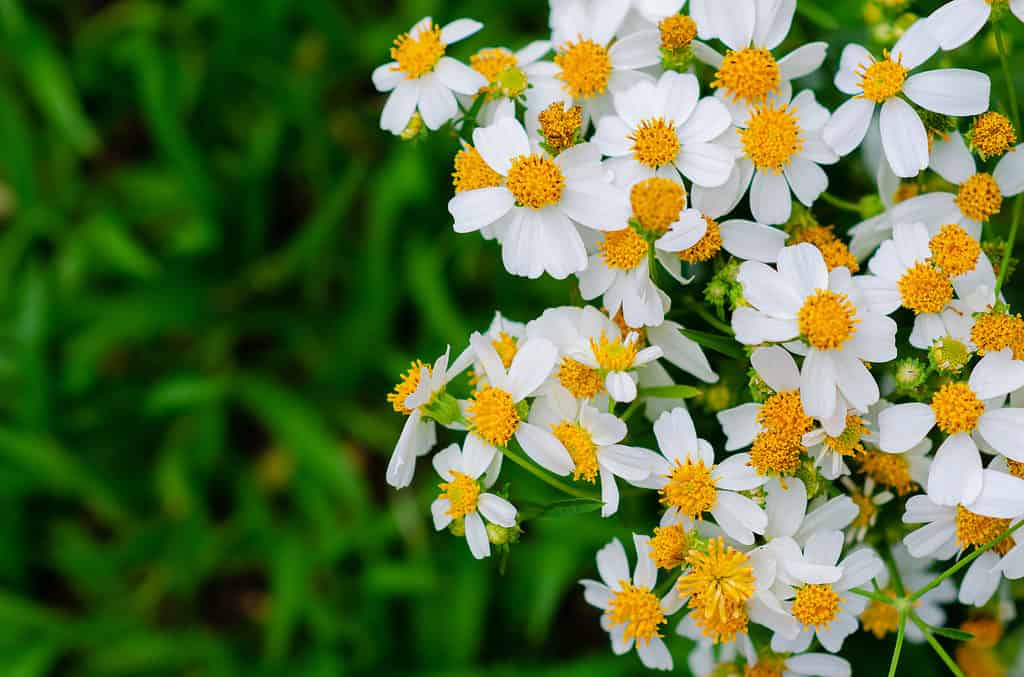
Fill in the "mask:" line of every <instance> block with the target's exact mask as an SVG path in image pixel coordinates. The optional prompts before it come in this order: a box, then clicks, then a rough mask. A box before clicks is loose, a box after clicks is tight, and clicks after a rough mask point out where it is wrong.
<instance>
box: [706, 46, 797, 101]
mask: <svg viewBox="0 0 1024 677" xmlns="http://www.w3.org/2000/svg"><path fill="white" fill-rule="evenodd" d="M781 82H782V78H781V76H780V75H779V64H778V62H776V61H775V57H773V56H772V53H771V52H769V51H768V50H767V49H760V48H756V47H747V48H746V49H741V50H739V51H737V52H734V51H732V50H729V51H728V52H726V53H725V58H724V59H723V60H722V65H721V66H720V67H719V69H718V72H717V73H715V79H714V81H712V83H711V86H712V87H715V88H716V89H717V88H718V87H722V88H724V89H725V92H726V96H728V97H729V98H731V99H732V100H733V101H734V102H739V101H743V102H744V103H748V104H751V103H761V102H762V101H764V100H765V98H766V97H767V96H768V94H770V93H772V92H778V91H779V84H780V83H781Z"/></svg>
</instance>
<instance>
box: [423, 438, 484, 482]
mask: <svg viewBox="0 0 1024 677" xmlns="http://www.w3.org/2000/svg"><path fill="white" fill-rule="evenodd" d="M430 463H431V465H433V466H434V470H435V471H437V474H438V475H440V476H441V477H442V478H443V479H444V480H445V481H446V482H451V481H452V480H453V479H455V476H454V475H452V470H455V471H457V472H466V466H465V464H464V463H463V462H462V453H461V452H460V451H459V445H457V444H449V445H448V446H447V447H445V448H444V449H442V450H441V451H439V452H437V453H436V454H434V457H433V458H432V459H430ZM471 477H478V475H471Z"/></svg>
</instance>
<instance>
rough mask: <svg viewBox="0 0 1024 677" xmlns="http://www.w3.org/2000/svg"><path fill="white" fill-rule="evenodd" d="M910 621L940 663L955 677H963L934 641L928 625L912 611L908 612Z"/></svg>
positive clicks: (958, 668) (937, 642) (954, 662)
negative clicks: (933, 651) (936, 655)
mask: <svg viewBox="0 0 1024 677" xmlns="http://www.w3.org/2000/svg"><path fill="white" fill-rule="evenodd" d="M910 620H912V621H914V625H916V626H917V627H918V628H919V629H920V630H921V633H922V634H924V638H925V639H926V640H927V641H928V644H930V645H931V647H932V649H934V650H935V653H937V654H939V658H941V659H942V662H943V663H945V664H946V667H947V668H949V671H950V672H952V673H953V674H954V675H956V677H964V673H963V671H961V670H960V666H958V665H957V664H956V661H954V660H953V659H952V658H951V657H950V655H949V654H948V653H946V650H945V649H943V648H942V645H941V644H940V643H939V640H937V639H935V635H933V634H932V631H931V629H930V628H929V627H928V624H927V623H925V622H924V621H922V620H921V619H920V618H918V617H917V614H916V613H914V612H913V611H911V612H910Z"/></svg>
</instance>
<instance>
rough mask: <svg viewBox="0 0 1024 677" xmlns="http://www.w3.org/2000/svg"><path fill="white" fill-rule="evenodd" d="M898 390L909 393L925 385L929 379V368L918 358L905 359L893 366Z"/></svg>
mask: <svg viewBox="0 0 1024 677" xmlns="http://www.w3.org/2000/svg"><path fill="white" fill-rule="evenodd" d="M893 378H895V379H896V390H897V391H899V392H900V393H903V394H905V393H909V392H912V391H914V390H916V389H917V388H920V387H921V386H922V385H924V382H925V380H926V379H927V378H928V367H927V366H926V365H925V364H924V362H922V361H921V360H919V359H917V358H916V357H904V358H903V359H901V360H897V362H896V364H895V365H894V366H893Z"/></svg>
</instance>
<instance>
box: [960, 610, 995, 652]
mask: <svg viewBox="0 0 1024 677" xmlns="http://www.w3.org/2000/svg"><path fill="white" fill-rule="evenodd" d="M960 629H961V630H963V631H964V632H969V633H971V634H972V635H974V637H972V638H971V639H969V640H967V644H968V645H970V646H972V647H974V648H976V649H991V648H992V647H994V646H995V645H996V644H999V640H1000V639H1002V638H1003V624H1002V623H1000V622H999V621H998V620H996V619H995V618H993V617H991V616H978V617H976V618H972V619H970V620H966V621H964V622H963V623H961V624H960Z"/></svg>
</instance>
